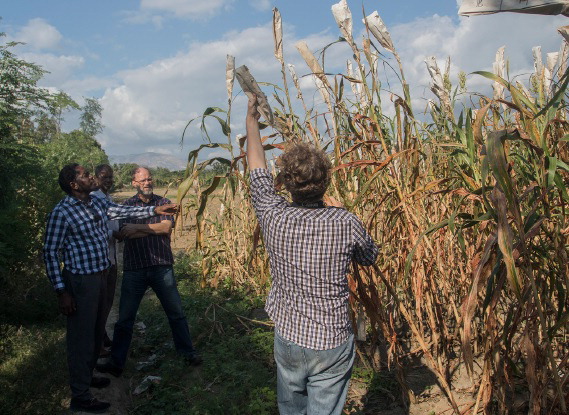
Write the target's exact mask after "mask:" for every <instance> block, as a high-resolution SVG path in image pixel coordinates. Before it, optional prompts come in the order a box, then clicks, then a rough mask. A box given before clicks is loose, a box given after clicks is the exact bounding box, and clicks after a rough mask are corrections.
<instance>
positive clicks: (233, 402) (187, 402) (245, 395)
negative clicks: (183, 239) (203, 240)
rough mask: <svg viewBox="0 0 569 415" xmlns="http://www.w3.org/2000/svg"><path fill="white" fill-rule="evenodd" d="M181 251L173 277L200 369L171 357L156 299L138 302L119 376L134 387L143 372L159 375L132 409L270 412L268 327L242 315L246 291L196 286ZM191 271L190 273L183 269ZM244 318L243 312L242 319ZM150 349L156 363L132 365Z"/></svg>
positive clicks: (272, 380) (250, 306) (248, 304)
mask: <svg viewBox="0 0 569 415" xmlns="http://www.w3.org/2000/svg"><path fill="white" fill-rule="evenodd" d="M190 262H191V261H190V260H188V257H181V258H179V259H178V261H177V263H178V265H177V266H176V275H177V278H178V289H179V291H180V294H181V297H182V302H183V306H184V309H185V311H186V316H187V318H188V323H189V325H190V329H191V333H192V337H193V340H194V343H195V346H196V348H197V349H198V350H199V351H200V353H201V355H202V356H203V358H204V364H203V365H202V366H201V367H199V368H194V367H190V366H187V365H186V364H185V363H184V361H183V360H182V359H181V358H179V357H177V356H176V353H175V350H174V346H173V342H172V340H171V333H170V328H169V326H168V323H167V319H166V316H165V314H164V312H163V310H162V307H161V305H160V303H159V301H158V299H157V298H156V297H155V296H154V295H153V294H150V295H148V296H147V298H145V300H143V302H142V305H141V307H140V311H139V315H138V321H142V322H144V324H145V326H146V329H145V330H144V332H141V331H138V333H137V334H136V335H135V337H134V340H133V345H132V351H131V356H130V360H129V362H128V363H127V370H126V373H125V376H127V377H128V376H132V377H133V382H132V385H134V386H136V385H138V384H139V383H140V382H141V381H142V379H143V378H144V377H146V376H147V375H154V376H160V377H161V378H162V380H161V382H160V383H159V384H158V385H155V386H154V387H153V388H151V389H150V390H149V391H148V392H146V393H143V394H141V395H139V396H135V398H134V401H133V405H134V408H133V412H134V413H136V414H162V413H163V414H219V413H224V414H276V413H278V410H277V406H276V375H275V373H276V372H275V366H274V361H273V357H272V356H273V333H272V330H271V329H270V327H266V326H263V325H258V324H254V323H251V322H250V321H248V320H246V319H245V318H247V317H248V316H251V315H252V312H253V310H254V309H255V307H254V306H255V302H254V301H251V300H249V299H248V298H247V295H246V293H235V292H231V291H224V290H220V291H214V290H212V289H209V288H207V289H202V288H199V286H198V285H199V284H198V278H197V271H195V272H192V271H191V270H192V268H188V267H191V266H192V264H191V263H190ZM188 270H190V272H188ZM244 317H245V318H244ZM152 354H156V355H157V363H156V365H155V366H154V367H151V368H149V369H145V370H141V371H137V370H136V369H134V368H133V366H135V365H136V362H138V361H145V360H147V358H148V357H149V356H151V355H152Z"/></svg>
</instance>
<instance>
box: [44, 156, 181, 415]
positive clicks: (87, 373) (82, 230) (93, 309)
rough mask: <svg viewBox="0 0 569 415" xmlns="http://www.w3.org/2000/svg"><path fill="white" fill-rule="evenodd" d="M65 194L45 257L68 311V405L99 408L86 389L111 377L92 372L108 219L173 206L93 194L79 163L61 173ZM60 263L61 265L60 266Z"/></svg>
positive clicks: (50, 224)
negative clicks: (134, 203) (144, 204)
mask: <svg viewBox="0 0 569 415" xmlns="http://www.w3.org/2000/svg"><path fill="white" fill-rule="evenodd" d="M59 185H60V187H61V189H62V190H63V191H64V192H65V193H67V196H65V197H64V198H63V199H62V200H61V201H60V202H59V203H58V204H57V205H56V206H55V208H53V210H52V212H51V213H50V215H49V218H48V221H47V227H46V232H45V244H44V262H45V266H46V272H47V276H48V277H49V279H50V280H51V283H52V284H53V288H54V290H55V291H56V293H57V297H58V303H59V310H60V311H61V313H62V314H63V315H65V316H67V333H66V342H67V364H68V366H69V386H70V387H71V395H72V398H71V410H72V411H82V412H96V413H99V412H102V411H105V410H106V409H107V408H108V407H109V406H110V404H109V403H108V402H102V401H99V400H98V399H96V398H94V397H93V395H92V394H91V392H90V390H89V388H90V387H95V388H104V387H106V386H108V385H109V383H110V380H109V379H108V378H104V377H94V376H93V369H94V368H95V364H96V362H97V358H98V356H99V351H100V347H101V344H102V342H103V336H104V331H105V320H106V315H105V311H106V288H107V276H108V271H109V268H110V267H111V262H110V260H109V244H108V241H107V235H108V226H107V223H108V221H109V219H111V220H112V219H126V218H147V217H150V216H153V215H169V214H174V213H176V211H177V205H175V204H169V205H163V206H156V207H154V206H150V207H132V206H121V205H116V204H114V203H112V202H110V201H109V200H107V199H103V198H97V197H91V196H90V193H91V192H92V191H94V190H96V189H97V185H96V183H95V179H94V178H93V177H92V176H91V175H90V174H89V172H88V171H86V170H85V169H84V168H83V167H82V166H80V165H78V164H69V165H67V166H65V167H63V169H61V172H60V173H59ZM61 262H63V270H62V269H61V267H60V264H61Z"/></svg>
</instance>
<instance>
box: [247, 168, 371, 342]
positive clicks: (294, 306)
mask: <svg viewBox="0 0 569 415" xmlns="http://www.w3.org/2000/svg"><path fill="white" fill-rule="evenodd" d="M250 180H251V196H252V201H253V206H254V208H255V211H256V213H257V218H258V219H259V223H260V226H261V229H262V231H263V237H264V242H265V247H266V249H267V252H268V254H269V260H270V264H271V275H272V285H271V290H270V292H269V296H268V298H267V303H266V306H265V308H266V310H267V313H268V314H269V316H270V317H271V319H272V320H273V321H274V322H275V326H276V329H277V330H278V331H279V333H280V334H281V336H283V337H284V338H285V339H287V340H289V341H292V342H294V343H296V344H298V345H299V346H302V347H306V348H310V349H314V350H328V349H332V348H334V347H338V346H339V345H341V344H342V343H344V342H346V341H347V340H348V337H349V335H350V334H351V333H352V327H351V322H350V318H349V312H348V295H349V289H348V280H347V273H348V268H349V266H350V263H351V261H352V259H355V260H356V261H357V262H358V263H360V264H362V265H371V264H373V263H374V262H375V259H376V257H377V253H378V249H377V247H376V246H375V244H374V242H373V240H372V239H371V237H370V236H369V234H368V233H367V232H366V230H365V229H364V227H363V226H362V223H361V222H360V221H359V219H358V218H357V217H356V216H355V215H353V214H352V213H350V212H348V211H347V210H345V209H341V208H334V207H329V208H319V209H318V208H317V209H309V208H302V207H293V206H291V205H290V204H289V203H288V202H287V201H286V200H285V199H284V198H283V197H281V196H279V195H278V194H277V193H276V191H275V189H274V183H273V178H272V176H271V174H270V173H269V172H268V171H267V170H266V169H255V170H253V171H252V172H251V176H250Z"/></svg>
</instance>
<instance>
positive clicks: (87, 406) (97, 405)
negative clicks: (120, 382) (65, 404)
mask: <svg viewBox="0 0 569 415" xmlns="http://www.w3.org/2000/svg"><path fill="white" fill-rule="evenodd" d="M110 406H111V404H110V403H108V402H102V401H100V400H98V399H97V398H91V399H87V400H83V401H77V400H75V399H71V405H70V406H69V409H71V410H72V411H73V412H90V413H93V414H100V413H102V412H105V411H106V410H107V409H109V407H110Z"/></svg>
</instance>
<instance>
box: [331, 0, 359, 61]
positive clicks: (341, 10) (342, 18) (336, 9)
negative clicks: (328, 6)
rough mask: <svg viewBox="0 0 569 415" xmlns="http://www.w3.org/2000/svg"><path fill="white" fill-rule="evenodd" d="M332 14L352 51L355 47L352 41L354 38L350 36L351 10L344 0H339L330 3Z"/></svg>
mask: <svg viewBox="0 0 569 415" xmlns="http://www.w3.org/2000/svg"><path fill="white" fill-rule="evenodd" d="M332 14H333V15H334V19H335V20H336V23H337V24H338V27H339V28H340V32H342V35H343V36H344V38H345V39H346V41H347V42H348V43H349V44H350V46H351V47H352V49H354V48H355V50H354V51H357V47H356V45H355V43H354V38H353V36H352V12H351V11H350V8H349V7H348V3H347V2H346V0H341V1H340V2H338V3H336V4H333V5H332Z"/></svg>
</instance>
